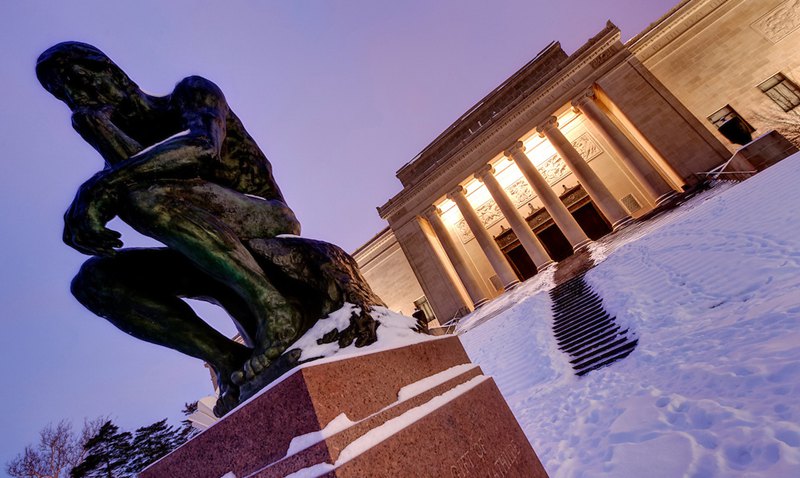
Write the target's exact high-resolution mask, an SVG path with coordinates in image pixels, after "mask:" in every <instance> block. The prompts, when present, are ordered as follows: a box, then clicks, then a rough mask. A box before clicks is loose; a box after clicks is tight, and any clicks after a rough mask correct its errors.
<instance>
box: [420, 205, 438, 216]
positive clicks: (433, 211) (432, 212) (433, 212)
mask: <svg viewBox="0 0 800 478" xmlns="http://www.w3.org/2000/svg"><path fill="white" fill-rule="evenodd" d="M422 215H423V216H425V217H426V218H429V217H431V216H441V215H442V210H441V209H439V206H437V205H435V204H432V205H430V206H428V207H427V208H426V209H425V210H424V211H422Z"/></svg>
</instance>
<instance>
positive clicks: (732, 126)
mask: <svg viewBox="0 0 800 478" xmlns="http://www.w3.org/2000/svg"><path fill="white" fill-rule="evenodd" d="M708 120H709V121H711V122H712V123H713V124H714V126H716V127H717V129H718V130H719V132H720V133H721V134H722V136H725V138H727V139H728V141H730V142H731V143H734V144H740V145H745V144H747V143H749V142H750V141H752V140H753V136H752V134H751V133H752V132H753V131H755V128H753V127H752V126H751V125H750V123H748V122H747V121H745V119H744V118H742V117H741V116H739V113H737V112H736V110H734V109H733V107H731V105H725V107H724V108H720V109H719V110H718V111H717V112H716V113H714V114H713V115H711V116H709V117H708Z"/></svg>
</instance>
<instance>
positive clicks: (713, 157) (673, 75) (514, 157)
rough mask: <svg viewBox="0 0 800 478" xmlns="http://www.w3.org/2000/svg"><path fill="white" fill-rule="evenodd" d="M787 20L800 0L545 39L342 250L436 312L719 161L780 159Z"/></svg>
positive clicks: (695, 2) (555, 256)
mask: <svg viewBox="0 0 800 478" xmlns="http://www.w3.org/2000/svg"><path fill="white" fill-rule="evenodd" d="M798 28H800V0H788V1H786V0H759V1H752V0H686V1H683V2H681V3H679V4H678V5H677V6H676V7H674V8H673V9H672V10H671V11H669V12H668V13H667V14H666V15H664V16H663V17H662V18H661V19H659V20H658V21H656V22H655V23H653V24H652V25H651V26H650V27H648V28H647V29H646V30H645V31H643V32H642V33H640V34H639V35H637V36H636V37H634V38H633V39H631V40H629V41H628V42H626V43H623V42H622V41H621V38H620V31H619V29H618V28H617V27H616V26H614V25H613V24H612V23H611V22H609V23H608V24H607V25H606V27H605V28H604V29H603V30H602V31H601V32H599V33H598V34H597V35H595V36H594V37H593V38H591V39H590V40H589V41H588V42H587V43H586V44H584V45H583V46H582V47H580V48H579V49H578V50H577V51H575V52H573V53H571V54H567V53H566V52H564V50H563V49H562V48H561V46H560V45H559V44H558V43H551V44H550V45H548V46H547V47H546V48H545V49H544V50H542V51H541V52H540V53H539V54H537V55H536V56H535V57H534V58H533V59H532V60H531V61H530V62H529V63H528V64H526V65H525V66H523V67H522V68H521V69H520V70H519V71H517V72H516V73H515V74H514V75H512V76H511V77H510V78H508V79H507V80H506V81H504V82H503V83H502V84H501V85H499V86H498V87H497V88H495V89H494V90H493V91H492V92H490V93H489V94H488V95H487V96H486V97H484V98H483V99H481V100H480V101H478V103H477V104H476V105H475V106H473V107H472V108H471V109H470V110H469V111H467V112H466V113H465V114H464V115H462V116H461V117H460V118H459V119H458V120H456V121H455V122H454V123H453V124H452V125H451V126H450V127H449V128H447V129H446V130H445V131H444V132H442V133H441V134H440V135H439V136H438V137H437V138H436V139H435V140H434V141H433V142H432V143H431V144H430V145H428V146H427V147H426V148H425V149H424V150H423V151H422V152H420V153H419V154H418V155H417V156H416V157H415V158H413V159H412V160H411V161H410V162H409V163H407V164H406V165H404V166H403V167H401V168H400V169H399V170H398V171H397V173H396V175H397V178H398V179H399V180H400V183H401V184H402V190H401V191H400V192H399V193H397V194H396V195H395V196H394V197H392V198H391V199H389V200H388V201H387V202H386V203H385V204H384V205H382V206H380V207H378V213H379V214H380V216H381V217H382V218H384V219H385V220H386V221H387V222H388V227H387V228H386V229H385V230H383V231H382V232H381V233H379V234H378V235H377V236H375V237H374V238H373V239H371V240H370V241H369V242H367V243H366V244H364V245H363V246H362V247H360V248H359V249H358V250H357V251H355V252H354V254H353V255H354V257H355V258H356V260H357V261H358V263H359V265H360V266H361V269H362V272H363V273H364V275H365V277H366V279H367V281H368V282H369V283H370V285H371V286H372V288H373V289H374V290H375V292H376V293H377V294H378V295H380V296H381V297H382V298H383V299H384V301H385V302H386V303H387V305H388V306H389V308H391V309H394V310H398V311H400V312H403V313H405V314H411V313H412V312H414V311H415V310H420V311H422V312H423V313H425V315H426V316H428V318H433V317H436V318H437V319H438V320H439V322H440V323H444V322H447V321H448V320H449V319H451V318H453V317H457V316H461V315H463V314H465V313H468V312H469V311H470V310H472V309H474V308H475V307H478V306H480V305H482V304H483V303H485V302H487V301H488V300H491V299H492V298H494V297H497V296H498V295H500V294H502V293H503V292H504V291H506V290H509V289H510V288H513V287H515V286H516V285H517V284H518V283H519V282H520V281H524V280H526V279H528V278H530V277H532V276H533V275H535V274H536V273H537V271H540V270H542V269H543V268H545V267H548V266H549V265H551V264H553V263H554V262H558V261H561V260H563V259H565V258H567V257H569V256H570V255H572V254H573V253H575V252H576V251H579V250H581V249H582V248H584V247H586V246H587V245H588V244H590V242H591V241H594V240H597V239H599V238H601V237H603V236H604V235H606V234H608V233H610V232H612V231H614V230H616V229H619V228H621V227H625V225H626V224H629V223H630V222H631V221H632V220H635V219H637V218H640V217H642V216H644V215H646V214H648V213H649V212H651V211H653V210H654V209H655V208H657V207H658V206H659V205H661V204H663V203H665V202H667V201H670V199H671V198H673V197H674V196H675V195H676V194H679V193H681V192H683V191H685V190H687V189H689V188H691V187H692V186H693V185H695V184H696V183H698V182H699V181H701V180H702V179H703V178H704V177H705V176H704V174H705V173H707V172H709V171H714V170H715V168H717V170H719V168H720V167H724V168H725V170H724V171H723V173H724V174H727V173H730V172H735V171H737V170H738V171H743V172H745V173H747V174H750V173H752V172H754V171H756V170H760V169H763V168H764V167H766V166H768V165H769V164H771V163H773V162H775V161H777V160H780V159H782V158H783V157H785V156H786V155H788V153H789V150H791V149H792V148H793V146H792V145H791V143H789V142H788V141H787V140H786V139H784V136H786V137H788V138H790V139H792V138H794V139H795V140H796V136H794V137H793V136H792V135H793V134H796V133H797V129H796V127H794V126H793V125H796V124H797V123H798V122H799V121H800V89H798V87H797V83H796V81H797V80H798V79H800V78H798V75H800V48H797V46H798V45H800V33H798ZM773 130H778V131H779V132H780V133H783V136H782V135H781V134H777V133H775V132H774V131H773ZM732 158H733V159H734V160H733V161H731V159H732Z"/></svg>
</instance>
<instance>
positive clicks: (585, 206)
mask: <svg viewBox="0 0 800 478" xmlns="http://www.w3.org/2000/svg"><path fill="white" fill-rule="evenodd" d="M561 200H562V201H563V202H564V204H565V205H566V206H567V207H568V208H569V210H570V212H571V213H572V216H573V217H574V218H575V220H576V221H578V224H579V225H580V226H581V229H583V231H584V232H585V233H586V235H587V236H589V238H590V239H592V240H597V239H600V238H601V237H603V236H605V235H606V234H608V233H609V232H611V225H610V224H609V223H608V221H606V219H605V218H604V217H603V215H602V214H600V211H598V210H597V207H596V206H595V205H594V204H593V203H592V202H591V200H590V199H589V196H588V195H587V194H586V192H585V191H584V190H583V188H581V187H580V186H576V187H574V188H572V189H570V190H567V191H565V192H564V194H562V195H561ZM526 221H527V222H528V225H529V226H531V229H532V230H533V231H534V234H536V237H538V238H539V241H541V243H542V245H543V246H544V248H545V249H546V250H547V253H548V254H549V255H550V257H552V258H553V260H554V261H556V262H558V261H562V260H564V259H566V258H567V257H569V256H571V255H572V252H573V251H572V246H571V245H570V243H569V241H567V238H566V237H564V234H563V233H562V232H561V230H560V229H559V228H558V227H557V226H556V225H555V223H554V222H553V220H552V219H551V218H550V215H549V214H547V211H545V210H544V209H538V210H536V211H533V213H532V214H531V215H529V216H528V217H527V218H526ZM495 240H496V241H497V244H498V245H499V246H500V249H501V250H502V251H503V253H504V254H505V256H506V258H507V259H508V262H509V263H510V264H511V267H512V268H513V269H514V272H516V274H517V277H519V279H520V280H523V281H524V280H527V279H529V278H531V277H533V276H534V275H536V266H535V265H534V264H533V261H532V260H531V258H530V257H529V256H528V253H527V252H526V251H525V248H523V247H522V244H520V243H519V240H518V239H517V236H516V235H515V234H514V232H513V231H511V230H510V229H508V230H506V231H504V232H503V233H501V234H499V235H498V236H497V237H495Z"/></svg>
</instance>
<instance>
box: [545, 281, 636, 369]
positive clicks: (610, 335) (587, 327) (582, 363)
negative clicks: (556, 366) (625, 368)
mask: <svg viewBox="0 0 800 478" xmlns="http://www.w3.org/2000/svg"><path fill="white" fill-rule="evenodd" d="M550 298H551V299H552V302H553V306H552V309H553V334H554V335H555V338H556V341H557V343H558V348H559V349H560V350H561V351H562V352H564V353H566V354H567V355H569V356H570V358H571V360H570V364H572V368H574V369H575V374H576V375H578V376H582V375H585V374H587V373H589V372H591V371H592V370H596V369H598V368H600V367H605V366H606V365H610V364H612V363H614V362H616V361H617V360H621V359H623V358H625V357H627V356H628V355H629V354H630V353H631V352H633V349H634V348H635V347H636V344H637V342H638V339H636V338H633V337H631V336H630V334H629V333H628V329H623V328H622V327H621V326H620V325H619V324H618V323H616V317H612V316H611V315H610V314H609V313H608V312H606V311H605V309H603V299H602V298H601V297H600V296H599V295H598V294H597V293H595V292H594V291H592V288H591V287H589V285H588V284H587V283H586V282H585V281H584V280H583V274H580V275H578V276H575V277H574V278H572V279H569V280H568V281H566V282H564V283H562V284H560V285H557V286H556V287H554V288H552V289H551V290H550Z"/></svg>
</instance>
